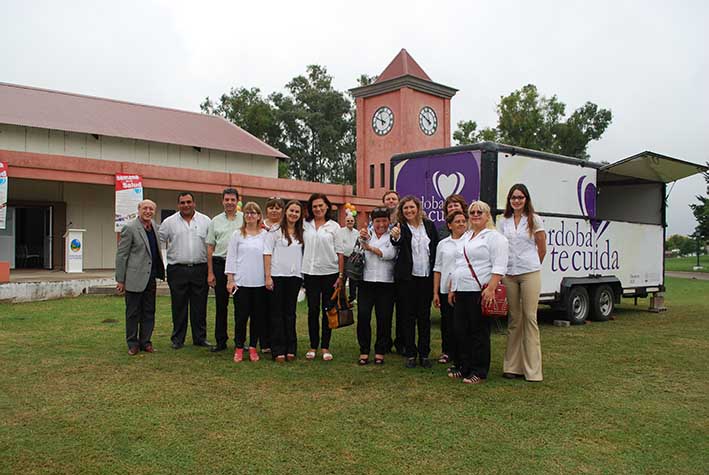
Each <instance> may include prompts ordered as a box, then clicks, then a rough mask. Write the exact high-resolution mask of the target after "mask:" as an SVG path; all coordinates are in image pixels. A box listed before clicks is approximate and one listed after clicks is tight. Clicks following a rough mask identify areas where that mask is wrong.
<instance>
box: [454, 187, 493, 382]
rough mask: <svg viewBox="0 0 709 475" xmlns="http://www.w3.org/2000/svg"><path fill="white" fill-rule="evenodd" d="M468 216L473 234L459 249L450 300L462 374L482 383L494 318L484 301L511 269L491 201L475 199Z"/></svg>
mask: <svg viewBox="0 0 709 475" xmlns="http://www.w3.org/2000/svg"><path fill="white" fill-rule="evenodd" d="M468 216H469V218H468V220H469V223H470V234H469V235H468V237H466V239H465V243H464V244H462V245H461V246H460V248H459V250H458V255H457V258H456V262H455V271H454V272H453V275H452V286H451V292H449V293H448V301H449V303H450V304H452V305H454V310H453V315H454V317H453V318H454V320H455V332H456V336H457V347H456V350H457V351H458V355H459V357H460V364H459V366H458V369H459V370H460V373H459V375H460V376H462V377H463V382H464V383H466V384H479V383H482V382H484V381H485V379H487V375H488V373H489V372H490V319H489V318H485V317H483V315H482V307H481V303H482V302H492V300H493V297H494V295H495V289H496V288H497V285H498V284H499V283H500V280H502V276H503V275H504V274H505V271H506V270H507V239H505V237H504V236H503V235H502V234H500V233H498V232H497V231H496V230H495V225H494V224H493V223H492V216H491V215H490V207H489V206H488V205H487V203H485V202H483V201H473V202H472V203H471V204H470V207H469V208H468ZM485 284H487V287H486V288H485V290H482V288H481V286H485ZM449 374H450V376H452V377H457V376H458V374H457V373H449Z"/></svg>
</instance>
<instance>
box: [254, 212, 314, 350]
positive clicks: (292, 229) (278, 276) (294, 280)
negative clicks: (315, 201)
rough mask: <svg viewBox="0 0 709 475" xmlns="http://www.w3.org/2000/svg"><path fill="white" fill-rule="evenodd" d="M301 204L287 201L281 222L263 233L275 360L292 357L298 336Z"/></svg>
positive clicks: (301, 233) (301, 243) (301, 236)
mask: <svg viewBox="0 0 709 475" xmlns="http://www.w3.org/2000/svg"><path fill="white" fill-rule="evenodd" d="M303 214H304V210H303V205H302V204H300V202H299V201H289V202H288V204H287V205H286V206H285V212H284V214H283V218H282V219H281V223H280V225H279V226H277V227H276V228H275V229H274V230H273V231H271V232H269V233H268V235H267V236H266V244H265V246H264V249H263V265H264V269H265V272H266V290H269V291H271V296H270V297H271V298H270V299H269V313H270V315H269V321H270V329H271V343H272V344H273V346H272V351H273V358H274V360H275V361H276V362H277V363H283V362H284V361H286V360H288V361H293V360H295V355H296V350H297V343H298V337H297V335H296V331H295V308H296V305H297V303H298V292H299V291H300V286H301V284H302V282H303V278H302V274H301V265H302V261H303Z"/></svg>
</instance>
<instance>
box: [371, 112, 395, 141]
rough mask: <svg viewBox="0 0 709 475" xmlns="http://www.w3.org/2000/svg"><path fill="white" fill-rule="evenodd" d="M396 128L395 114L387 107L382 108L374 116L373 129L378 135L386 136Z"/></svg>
mask: <svg viewBox="0 0 709 475" xmlns="http://www.w3.org/2000/svg"><path fill="white" fill-rule="evenodd" d="M392 127H394V113H393V112H392V111H391V109H389V108H388V107H386V106H383V107H380V108H379V109H377V111H376V112H375V113H374V115H373V116H372V128H373V129H374V133H375V134H377V135H386V134H388V133H389V131H390V130H391V128H392Z"/></svg>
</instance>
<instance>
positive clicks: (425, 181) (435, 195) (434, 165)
mask: <svg viewBox="0 0 709 475" xmlns="http://www.w3.org/2000/svg"><path fill="white" fill-rule="evenodd" d="M395 180H396V181H395V183H396V191H397V192H398V193H399V195H400V196H401V197H402V198H403V197H404V196H406V195H413V196H415V197H417V198H419V199H420V200H421V204H422V205H423V210H424V212H425V213H426V215H427V216H428V217H429V219H431V221H433V222H434V223H435V224H436V226H439V225H441V224H443V222H444V214H445V213H444V209H443V203H444V202H445V200H446V198H448V197H449V196H450V195H454V194H460V195H462V196H463V197H464V198H465V200H466V201H467V202H468V203H470V202H471V201H474V200H477V199H478V198H480V151H473V152H461V153H452V154H446V155H433V156H430V157H420V158H415V159H409V160H406V161H405V162H404V163H403V165H401V168H399V170H398V172H397V173H396V177H395Z"/></svg>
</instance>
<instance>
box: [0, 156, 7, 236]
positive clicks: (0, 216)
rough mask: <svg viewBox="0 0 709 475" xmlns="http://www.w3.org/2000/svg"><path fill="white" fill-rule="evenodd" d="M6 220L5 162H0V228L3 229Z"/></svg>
mask: <svg viewBox="0 0 709 475" xmlns="http://www.w3.org/2000/svg"><path fill="white" fill-rule="evenodd" d="M6 220H7V163H6V162H0V229H5V226H6V224H5V223H6Z"/></svg>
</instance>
